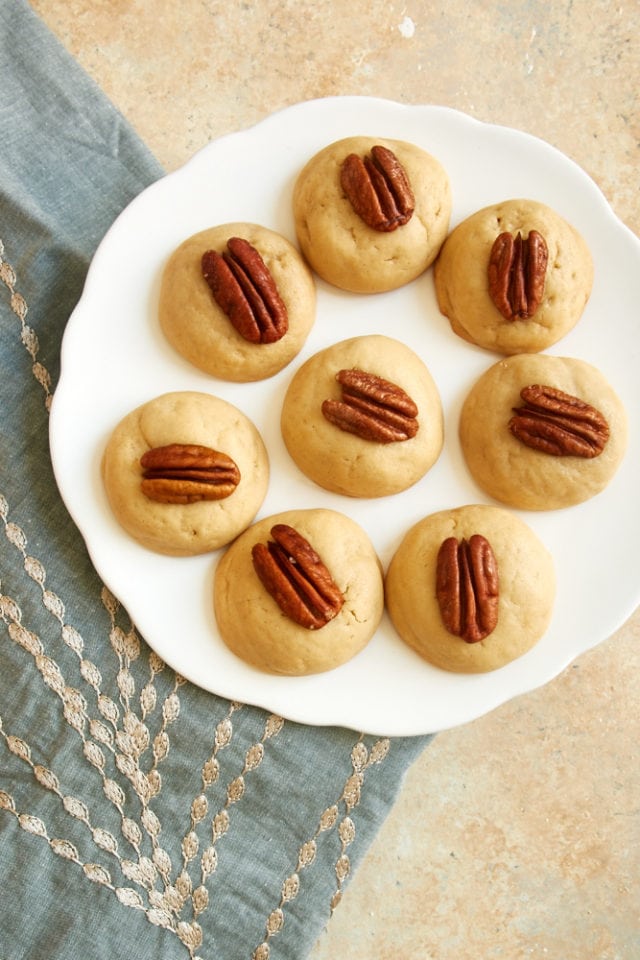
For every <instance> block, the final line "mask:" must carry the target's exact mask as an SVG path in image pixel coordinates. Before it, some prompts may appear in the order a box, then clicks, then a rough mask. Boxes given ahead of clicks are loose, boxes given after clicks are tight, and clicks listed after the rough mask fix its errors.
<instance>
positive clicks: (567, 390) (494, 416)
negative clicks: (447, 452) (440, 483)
mask: <svg viewBox="0 0 640 960" xmlns="http://www.w3.org/2000/svg"><path fill="white" fill-rule="evenodd" d="M460 441H461V445H462V451H463V454H464V457H465V459H466V462H467V465H468V467H469V470H470V472H471V474H472V475H473V477H474V479H475V480H476V482H477V483H478V484H479V485H480V486H481V487H482V489H483V490H484V491H485V492H486V493H488V494H489V495H490V496H492V497H494V498H495V499H496V500H500V501H501V502H503V503H505V504H507V505H509V506H512V507H519V508H521V509H523V510H553V509H557V508H560V507H569V506H572V505H573V504H576V503H581V502H582V501H584V500H587V499H589V498H590V497H593V496H595V494H597V493H600V491H601V490H604V488H605V487H606V486H607V484H608V483H609V481H610V480H611V479H612V477H613V475H614V474H615V472H616V470H617V469H618V467H619V465H620V462H621V460H622V458H623V456H624V452H625V449H626V445H627V420H626V413H625V410H624V407H623V405H622V402H621V400H620V399H619V397H618V396H617V394H616V393H615V392H614V390H613V388H612V387H611V386H610V385H609V383H608V382H607V380H606V379H605V377H604V376H603V374H602V373H601V372H600V371H599V370H597V369H596V368H595V367H593V366H591V365H590V364H588V363H586V362H585V361H584V360H577V359H574V358H571V357H550V356H547V355H544V354H520V355H518V356H515V357H508V358H505V359H503V360H500V361H498V363H496V364H494V365H493V366H492V367H490V368H489V370H487V371H486V372H485V373H484V374H483V376H481V377H480V379H479V380H478V381H477V382H476V383H475V385H474V386H473V387H472V389H471V391H470V392H469V394H468V395H467V397H466V399H465V402H464V404H463V407H462V411H461V415H460Z"/></svg>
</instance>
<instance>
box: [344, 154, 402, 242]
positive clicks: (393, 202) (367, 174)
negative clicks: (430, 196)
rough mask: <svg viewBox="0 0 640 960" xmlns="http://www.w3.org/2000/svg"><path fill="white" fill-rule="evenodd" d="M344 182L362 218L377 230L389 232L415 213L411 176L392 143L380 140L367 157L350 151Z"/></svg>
mask: <svg viewBox="0 0 640 960" xmlns="http://www.w3.org/2000/svg"><path fill="white" fill-rule="evenodd" d="M340 185H341V186H342V189H343V190H344V192H345V194H346V195H347V199H348V200H349V203H350V204H351V206H352V207H353V209H354V210H355V212H356V213H357V214H358V216H359V217H360V219H361V220H363V221H364V222H365V223H366V224H367V226H369V227H373V229H374V230H378V231H380V232H383V233H389V232H391V231H392V230H396V229H397V227H401V226H403V225H404V224H405V223H408V221H409V220H410V219H411V217H412V216H413V211H414V209H415V198H414V195H413V190H412V189H411V184H410V182H409V178H408V176H407V173H406V171H405V169H404V167H403V166H402V164H401V163H400V161H399V160H398V158H397V157H396V155H395V153H393V151H392V150H389V149H388V147H383V146H381V145H380V144H377V145H376V146H374V147H372V148H371V156H365V157H364V158H361V157H359V156H358V155H357V154H356V153H350V154H349V155H348V156H347V157H346V158H345V159H344V160H343V162H342V165H341V167H340Z"/></svg>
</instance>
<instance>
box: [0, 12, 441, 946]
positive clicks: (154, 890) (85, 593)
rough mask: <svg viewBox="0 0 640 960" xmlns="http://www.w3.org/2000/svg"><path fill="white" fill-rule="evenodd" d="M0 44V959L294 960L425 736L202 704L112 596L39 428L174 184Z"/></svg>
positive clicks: (88, 89) (45, 59)
mask: <svg viewBox="0 0 640 960" xmlns="http://www.w3.org/2000/svg"><path fill="white" fill-rule="evenodd" d="M0 27H1V29H0V82H1V86H0V91H1V92H0V131H1V141H0V142H1V144H2V147H1V149H0V335H1V336H0V397H1V403H2V417H1V418H0V430H1V446H0V521H1V524H0V532H1V534H2V536H1V537H0V615H1V620H2V623H1V625H0V956H1V957H2V960H23V958H24V960H26V958H28V960H44V958H46V960H71V958H76V957H87V958H89V957H90V958H91V960H102V958H104V960H106V958H109V960H113V958H114V957H130V956H135V957H136V960H147V958H148V960H152V958H153V960H157V958H158V957H162V958H163V960H173V958H176V960H181V958H189V957H191V958H196V957H199V958H201V960H214V958H215V960H251V958H255V960H266V958H267V957H271V958H272V960H301V958H303V957H305V956H306V955H307V954H308V952H309V950H310V949H311V948H312V946H313V944H314V943H315V941H316V939H317V938H318V936H319V935H320V933H321V931H322V929H323V927H324V926H325V924H326V923H327V921H328V919H329V917H330V915H331V912H332V910H333V909H335V907H336V906H337V904H338V903H339V900H340V897H341V894H342V891H343V889H344V887H345V886H346V884H347V883H348V882H349V879H350V877H351V876H352V875H353V872H354V870H355V869H356V868H357V865H358V863H359V862H360V860H361V859H362V857H363V855H364V854H365V852H366V850H367V848H368V846H369V844H370V843H371V841H372V839H373V838H374V836H375V834H376V832H377V830H378V828H379V827H380V825H381V823H382V821H383V820H384V818H385V816H386V815H387V813H388V812H389V810H390V808H391V806H392V804H393V802H394V799H395V797H396V796H397V792H398V790H399V788H400V786H401V784H402V778H403V775H404V773H405V771H406V770H407V768H408V766H409V765H410V764H411V762H412V761H413V760H414V759H415V758H416V756H417V755H418V754H419V753H420V752H421V751H422V750H423V749H424V747H425V745H426V744H427V743H428V742H429V740H430V737H408V738H393V739H388V738H384V737H376V736H368V735H360V734H359V733H358V732H357V731H350V730H346V729H339V728H321V727H318V728H316V727H308V726H304V725H301V724H297V723H294V722H290V721H287V720H283V719H282V718H280V717H278V716H275V715H271V714H269V713H268V712H267V711H265V710H262V709H259V708H256V707H252V706H248V705H243V704H240V703H235V702H230V701H228V700H225V699H223V698H221V697H217V696H213V695H211V694H209V693H206V692H205V691H203V690H200V689H199V688H197V687H195V686H193V685H192V684H190V683H188V682H186V681H185V680H184V679H183V678H182V677H180V676H178V675H176V674H175V673H174V672H173V671H172V670H171V669H170V668H169V667H168V666H167V665H166V664H165V663H163V661H162V660H161V659H160V658H159V657H158V656H157V655H156V654H154V653H153V652H152V651H151V650H150V648H149V647H148V646H147V644H146V643H145V641H144V639H143V638H142V637H141V636H140V635H139V633H138V632H137V630H136V628H135V625H134V624H133V623H132V622H131V621H130V619H129V617H128V615H127V612H126V610H124V609H122V607H121V605H120V604H119V603H118V600H117V598H115V597H114V596H112V595H111V594H110V593H109V591H108V590H107V589H106V588H105V587H104V586H103V584H102V583H101V582H100V579H99V578H98V576H97V574H96V572H95V571H94V569H93V568H92V565H91V562H90V560H89V557H88V554H87V551H86V548H85V545H84V543H83V540H82V538H81V536H80V534H79V532H78V531H77V529H76V528H75V526H74V525H73V523H72V521H71V520H70V518H69V515H68V514H67V512H66V509H65V507H64V505H63V503H62V501H61V499H60V496H59V494H58V492H57V488H56V484H55V480H54V476H53V471H52V467H51V461H50V456H49V446H48V410H49V406H50V401H51V397H52V395H53V392H54V390H55V385H56V382H57V378H58V375H59V369H60V348H61V341H62V336H63V333H64V327H65V323H66V321H67V319H68V317H69V315H70V313H71V311H72V310H73V307H74V306H75V304H76V302H77V300H78V298H79V296H80V294H81V292H82V287H83V283H84V279H85V276H86V272H87V269H88V265H89V262H90V259H91V257H92V255H93V253H94V251H95V249H96V247H97V245H98V243H99V242H100V240H101V238H102V237H103V235H104V233H105V231H106V230H107V229H108V227H109V226H110V224H111V223H112V222H113V220H114V219H115V217H116V216H117V215H118V214H119V213H120V211H121V210H122V209H123V208H124V207H125V206H126V205H127V203H128V202H129V201H130V200H131V199H132V198H133V197H135V196H136V195H137V194H138V193H139V192H140V191H141V190H143V189H144V188H145V187H146V186H147V185H148V184H149V183H151V182H153V181H154V180H156V179H157V178H159V177H160V176H162V175H163V171H162V169H161V167H160V166H159V164H158V163H157V161H156V160H155V159H154V157H153V156H152V155H151V154H150V152H149V151H148V149H147V148H146V147H145V146H144V144H143V143H141V142H140V140H139V139H138V137H137V136H136V134H135V133H134V131H133V130H132V129H131V128H130V127H129V126H128V124H127V123H126V122H125V120H124V119H123V117H122V116H121V115H120V114H119V113H118V111H117V110H116V109H115V108H114V107H113V105H112V104H111V103H109V101H108V100H107V99H106V97H105V96H104V94H103V93H102V92H101V91H100V89H99V88H98V87H97V86H96V85H95V84H94V83H93V81H92V80H91V79H90V78H89V77H88V76H87V75H86V74H85V73H84V72H83V70H82V69H81V68H80V66H79V65H78V64H77V63H76V62H75V61H74V60H73V58H71V57H70V56H69V55H68V54H67V53H66V52H65V50H64V49H63V48H62V47H61V46H60V44H59V43H58V42H57V40H56V39H55V38H54V37H53V35H52V34H51V33H50V32H49V31H48V29H47V28H46V27H45V25H44V24H43V23H42V22H41V21H40V20H39V18H38V17H37V16H36V15H35V14H34V12H33V10H32V9H31V8H30V7H29V5H28V4H27V3H25V2H23V0H2V2H1V3H0ZM86 362H87V363H89V364H99V363H100V357H99V356H91V357H87V359H86ZM86 402H87V403H91V397H87V398H86ZM179 640H180V638H179V637H176V642H179Z"/></svg>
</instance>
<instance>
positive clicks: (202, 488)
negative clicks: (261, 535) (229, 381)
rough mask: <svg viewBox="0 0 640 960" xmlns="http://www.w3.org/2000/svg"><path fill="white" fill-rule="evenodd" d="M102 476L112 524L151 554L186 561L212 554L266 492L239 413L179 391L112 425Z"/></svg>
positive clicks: (255, 443) (256, 441)
mask: <svg viewBox="0 0 640 960" xmlns="http://www.w3.org/2000/svg"><path fill="white" fill-rule="evenodd" d="M141 461H142V462H141ZM194 471H195V472H194ZM145 475H146V476H145ZM102 476H103V480H104V486H105V490H106V493H107V498H108V500H109V504H110V505H111V509H112V510H113V513H114V515H115V517H116V519H117V521H118V522H119V523H120V525H121V526H122V527H123V528H124V529H125V530H126V531H127V532H128V533H129V534H130V535H131V536H132V537H133V538H134V539H135V540H137V541H138V542H139V543H141V544H142V545H143V546H145V547H147V548H148V549H150V550H154V551H156V552H157V553H162V554H168V555H170V556H192V555H195V554H201V553H208V552H209V551H211V550H217V549H218V548H219V547H222V546H224V545H225V544H227V543H229V541H230V540H232V539H233V538H234V537H236V536H237V535H238V534H239V533H241V532H242V531H243V530H244V529H246V527H248V526H249V524H250V523H251V522H252V521H253V519H254V517H255V515H256V513H257V512H258V510H259V509H260V506H261V504H262V501H263V500H264V497H265V495H266V492H267V486H268V483H269V461H268V457H267V451H266V448H265V446H264V444H263V442H262V438H261V437H260V434H259V433H258V430H257V429H256V427H255V426H254V424H253V423H252V422H251V421H250V420H249V419H248V418H247V417H246V416H245V415H244V414H243V413H242V412H241V411H240V410H238V409H236V407H234V406H232V405H231V404H230V403H227V402H226V401H225V400H222V399H220V398H218V397H214V396H210V395H209V394H205V393H198V392H195V391H180V392H174V393H165V394H163V395H161V396H159V397H156V398H154V399H153V400H150V401H148V402H147V403H144V404H142V405H141V406H139V407H137V408H136V409H135V410H132V411H131V412H130V413H129V414H128V415H127V416H125V417H124V419H122V420H121V421H120V423H119V424H118V425H117V426H116V427H115V429H114V431H113V433H112V434H111V436H110V438H109V440H108V443H107V446H106V449H105V452H104V456H103V459H102ZM210 497H214V498H215V499H209V498H210ZM218 498H219V499H218Z"/></svg>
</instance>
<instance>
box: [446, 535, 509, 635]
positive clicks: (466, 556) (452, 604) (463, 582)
mask: <svg viewBox="0 0 640 960" xmlns="http://www.w3.org/2000/svg"><path fill="white" fill-rule="evenodd" d="M436 597H437V599H438V605H439V607H440V615H441V616H442V622H443V623H444V625H445V627H446V628H447V630H448V631H449V633H453V634H454V635H455V636H456V637H461V638H462V639H463V640H464V641H465V642H466V643H477V642H478V640H484V638H485V637H488V636H489V634H490V633H493V631H494V630H495V628H496V626H497V624H498V600H499V582H498V564H497V561H496V557H495V554H494V552H493V549H492V547H491V544H490V543H489V541H488V540H487V539H486V537H483V536H482V535H481V534H479V533H475V534H473V536H471V537H470V538H469V539H468V540H466V539H464V538H463V539H462V540H460V541H458V539H457V538H456V537H448V538H447V539H446V540H443V542H442V544H441V545H440V549H439V550H438V558H437V563H436Z"/></svg>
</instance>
